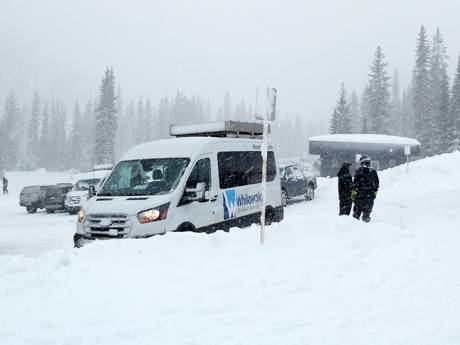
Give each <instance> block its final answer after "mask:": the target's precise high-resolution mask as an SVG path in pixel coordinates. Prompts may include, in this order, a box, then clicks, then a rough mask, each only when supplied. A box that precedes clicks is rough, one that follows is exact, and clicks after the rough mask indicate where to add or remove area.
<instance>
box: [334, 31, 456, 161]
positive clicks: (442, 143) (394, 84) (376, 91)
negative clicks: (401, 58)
mask: <svg viewBox="0 0 460 345" xmlns="http://www.w3.org/2000/svg"><path fill="white" fill-rule="evenodd" d="M446 51H447V48H446V45H445V44H444V41H443V38H442V35H441V32H440V30H439V28H438V29H437V30H436V32H435V34H434V35H433V39H432V40H431V41H430V40H429V38H428V34H427V32H426V29H425V27H424V26H422V27H421V28H420V31H419V33H418V37H417V41H416V47H415V62H414V67H413V70H412V71H413V72H412V80H411V83H410V84H409V85H407V87H406V88H404V89H403V91H402V94H401V89H400V82H399V73H398V71H397V70H395V71H394V74H393V78H392V80H390V79H391V78H390V74H389V71H388V63H387V62H386V60H385V59H386V57H385V55H384V53H383V50H382V48H381V47H377V50H376V52H375V55H374V60H373V61H372V64H371V67H370V73H369V82H368V84H367V85H365V87H364V91H363V93H362V96H361V100H360V103H359V104H357V100H356V97H355V96H352V97H351V98H350V99H348V98H345V97H344V95H345V86H344V85H343V84H342V85H341V88H340V97H339V101H338V102H337V105H336V106H335V108H334V109H333V112H332V114H331V117H330V128H329V132H330V133H350V130H349V128H350V126H349V124H348V121H345V122H344V119H348V117H351V123H353V124H355V125H353V126H352V128H353V131H352V133H376V134H392V135H399V136H408V137H413V138H416V139H418V140H419V141H420V142H421V144H422V156H432V155H435V154H439V153H443V152H452V151H454V150H458V149H459V142H460V127H459V124H460V111H459V106H458V98H459V90H458V89H459V73H460V56H459V62H458V65H457V70H456V73H455V75H454V78H453V80H454V81H453V83H452V86H451V85H450V81H449V75H448V72H447V71H448V61H449V58H448V56H447V53H446ZM352 95H353V93H352ZM357 108H359V111H356V109H357Z"/></svg>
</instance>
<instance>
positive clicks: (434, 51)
mask: <svg viewBox="0 0 460 345" xmlns="http://www.w3.org/2000/svg"><path fill="white" fill-rule="evenodd" d="M430 57H431V58H430V85H429V91H430V113H429V119H428V121H427V122H426V131H427V132H429V133H431V135H430V136H429V137H428V138H429V139H430V140H429V141H427V142H426V145H427V154H429V155H432V154H436V153H441V152H446V151H447V150H448V148H449V146H450V145H449V144H450V143H451V142H452V140H453V139H454V138H453V132H452V131H451V127H450V123H449V77H448V76H447V59H448V57H447V53H446V47H445V45H444V42H443V40H442V37H441V33H440V32H439V29H437V30H436V34H435V35H434V37H433V42H432V45H431V55H430Z"/></svg>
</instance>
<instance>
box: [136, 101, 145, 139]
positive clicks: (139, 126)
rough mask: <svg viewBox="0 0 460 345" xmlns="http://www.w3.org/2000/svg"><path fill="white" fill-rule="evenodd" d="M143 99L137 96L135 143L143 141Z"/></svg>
mask: <svg viewBox="0 0 460 345" xmlns="http://www.w3.org/2000/svg"><path fill="white" fill-rule="evenodd" d="M144 121H145V119H144V101H143V100H142V97H140V98H139V101H138V102H137V108H136V137H135V139H136V144H140V143H144V142H145V129H144V127H145V123H144Z"/></svg>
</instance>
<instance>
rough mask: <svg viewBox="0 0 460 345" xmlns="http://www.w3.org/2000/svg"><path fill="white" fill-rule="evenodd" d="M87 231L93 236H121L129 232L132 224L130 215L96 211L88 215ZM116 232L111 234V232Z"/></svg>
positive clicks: (85, 222)
mask: <svg viewBox="0 0 460 345" xmlns="http://www.w3.org/2000/svg"><path fill="white" fill-rule="evenodd" d="M83 226H84V229H85V233H86V234H88V235H91V236H92V237H121V236H123V235H124V234H127V233H129V230H130V228H131V224H130V222H129V219H128V216H127V215H126V214H122V213H96V214H89V215H87V216H86V219H85V221H84V224H83ZM111 230H115V231H116V233H114V234H113V235H110V234H109V232H112V233H113V231H111Z"/></svg>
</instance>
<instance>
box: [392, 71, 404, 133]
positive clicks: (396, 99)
mask: <svg viewBox="0 0 460 345" xmlns="http://www.w3.org/2000/svg"><path fill="white" fill-rule="evenodd" d="M390 132H391V133H392V134H395V135H403V132H404V121H403V119H402V105H401V95H400V91H399V74H398V71H397V70H395V72H394V74H393V83H392V88H391V124H390Z"/></svg>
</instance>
